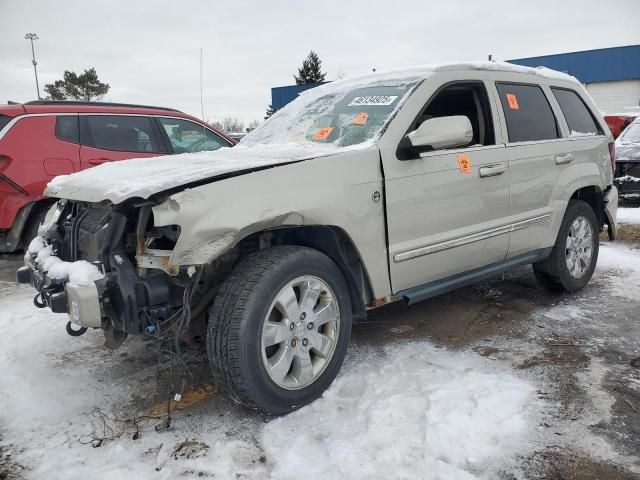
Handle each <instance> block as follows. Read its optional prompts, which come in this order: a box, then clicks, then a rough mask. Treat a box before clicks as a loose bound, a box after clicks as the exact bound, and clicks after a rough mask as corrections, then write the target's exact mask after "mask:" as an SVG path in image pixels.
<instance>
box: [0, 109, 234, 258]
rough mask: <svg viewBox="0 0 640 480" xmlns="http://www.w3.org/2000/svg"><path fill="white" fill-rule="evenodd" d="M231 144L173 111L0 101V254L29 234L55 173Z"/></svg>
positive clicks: (45, 204) (32, 233)
mask: <svg viewBox="0 0 640 480" xmlns="http://www.w3.org/2000/svg"><path fill="white" fill-rule="evenodd" d="M235 143H236V141H235V140H233V139H232V138H230V137H229V136H227V135H225V134H224V133H222V132H219V131H217V130H216V129H214V128H212V127H210V126H209V125H207V124H205V123H203V122H202V121H200V120H198V119H197V118H195V117H192V116H191V115H187V114H186V113H182V112H180V111H178V110H173V109H171V108H160V107H148V106H142V105H127V104H117V103H99V102H53V101H36V102H29V103H25V104H13V105H3V106H0V252H12V251H15V250H16V249H18V248H20V247H21V246H23V245H24V243H25V242H26V243H27V244H28V242H29V240H30V239H31V238H32V237H34V236H35V234H36V231H37V228H38V225H39V223H40V220H41V219H42V217H43V215H44V214H45V213H46V211H47V209H48V207H49V206H50V205H51V203H52V202H53V200H51V199H47V198H45V197H44V196H43V194H42V192H43V191H44V187H45V186H46V185H47V183H48V182H49V181H50V180H51V179H52V178H53V177H55V176H57V175H67V174H70V173H74V172H78V171H80V170H84V169H86V168H90V167H93V166H95V165H99V164H101V163H104V162H111V161H114V160H126V159H129V158H133V157H137V158H140V157H153V156H158V155H167V154H172V153H185V152H199V151H203V150H217V149H218V148H221V147H230V146H233V145H235Z"/></svg>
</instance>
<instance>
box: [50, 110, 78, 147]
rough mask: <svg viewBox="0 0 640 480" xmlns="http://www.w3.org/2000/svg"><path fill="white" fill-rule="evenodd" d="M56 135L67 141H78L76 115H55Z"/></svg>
mask: <svg viewBox="0 0 640 480" xmlns="http://www.w3.org/2000/svg"><path fill="white" fill-rule="evenodd" d="M56 137H57V138H58V139H60V140H65V141H67V142H73V143H80V138H79V137H80V131H79V129H78V116H77V115H61V116H59V117H56Z"/></svg>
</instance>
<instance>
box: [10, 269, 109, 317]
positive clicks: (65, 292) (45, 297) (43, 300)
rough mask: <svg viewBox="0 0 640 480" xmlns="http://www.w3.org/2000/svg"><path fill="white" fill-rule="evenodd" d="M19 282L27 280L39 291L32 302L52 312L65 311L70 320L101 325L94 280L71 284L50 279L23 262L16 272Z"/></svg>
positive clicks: (96, 288) (57, 279) (98, 299)
mask: <svg viewBox="0 0 640 480" xmlns="http://www.w3.org/2000/svg"><path fill="white" fill-rule="evenodd" d="M16 279H17V281H18V283H29V284H31V285H32V286H33V287H34V288H35V289H36V290H37V291H38V294H37V295H36V296H35V298H34V300H33V301H34V304H35V305H36V306H37V307H39V308H44V307H49V308H50V309H51V311H52V312H54V313H67V314H68V315H69V320H70V321H71V323H73V324H75V325H78V326H80V327H85V328H101V327H102V313H101V309H100V293H99V291H98V286H97V285H96V283H95V282H92V283H91V284H89V285H72V284H70V283H68V282H67V281H66V280H63V279H59V278H49V277H48V276H47V274H46V273H45V272H42V271H40V270H39V269H38V268H37V267H32V266H30V265H25V266H24V267H21V268H19V269H18V271H17V272H16Z"/></svg>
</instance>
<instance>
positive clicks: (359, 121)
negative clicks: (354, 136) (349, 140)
mask: <svg viewBox="0 0 640 480" xmlns="http://www.w3.org/2000/svg"><path fill="white" fill-rule="evenodd" d="M368 118H369V114H368V113H367V112H360V113H359V114H358V116H357V117H356V118H354V119H353V122H351V123H353V124H354V125H364V124H365V123H367V119H368Z"/></svg>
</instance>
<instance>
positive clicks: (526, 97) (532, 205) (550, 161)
mask: <svg viewBox="0 0 640 480" xmlns="http://www.w3.org/2000/svg"><path fill="white" fill-rule="evenodd" d="M495 87H496V94H497V95H498V97H499V103H500V106H501V112H500V113H501V116H502V118H503V125H505V126H506V129H505V130H506V131H505V132H504V133H505V135H506V137H507V153H508V157H509V173H510V184H511V185H510V187H511V192H510V222H511V224H512V232H511V239H510V243H509V254H508V256H509V257H515V256H518V255H521V254H524V253H528V252H533V251H535V250H539V249H542V248H545V247H549V246H551V245H553V243H554V241H555V238H554V236H553V233H552V232H553V231H554V228H553V227H554V222H559V221H562V215H563V214H564V210H565V207H566V198H565V199H564V200H562V198H563V195H562V194H564V192H566V190H567V188H569V187H568V185H567V183H570V182H571V181H573V178H570V179H569V180H567V177H566V176H565V171H566V169H567V168H568V167H569V166H570V164H571V163H572V162H573V161H574V160H575V156H574V153H573V144H572V142H571V139H570V138H568V137H566V136H565V137H563V135H562V130H561V126H560V123H559V121H558V117H560V115H557V112H554V109H553V108H552V105H551V103H550V101H549V98H548V96H549V95H551V91H550V90H549V89H548V87H546V86H541V85H538V84H529V83H515V82H497V83H496V84H495ZM577 188H580V186H579V185H578V186H577ZM577 188H576V189H577ZM558 215H559V216H560V218H558ZM556 231H557V229H556Z"/></svg>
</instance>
